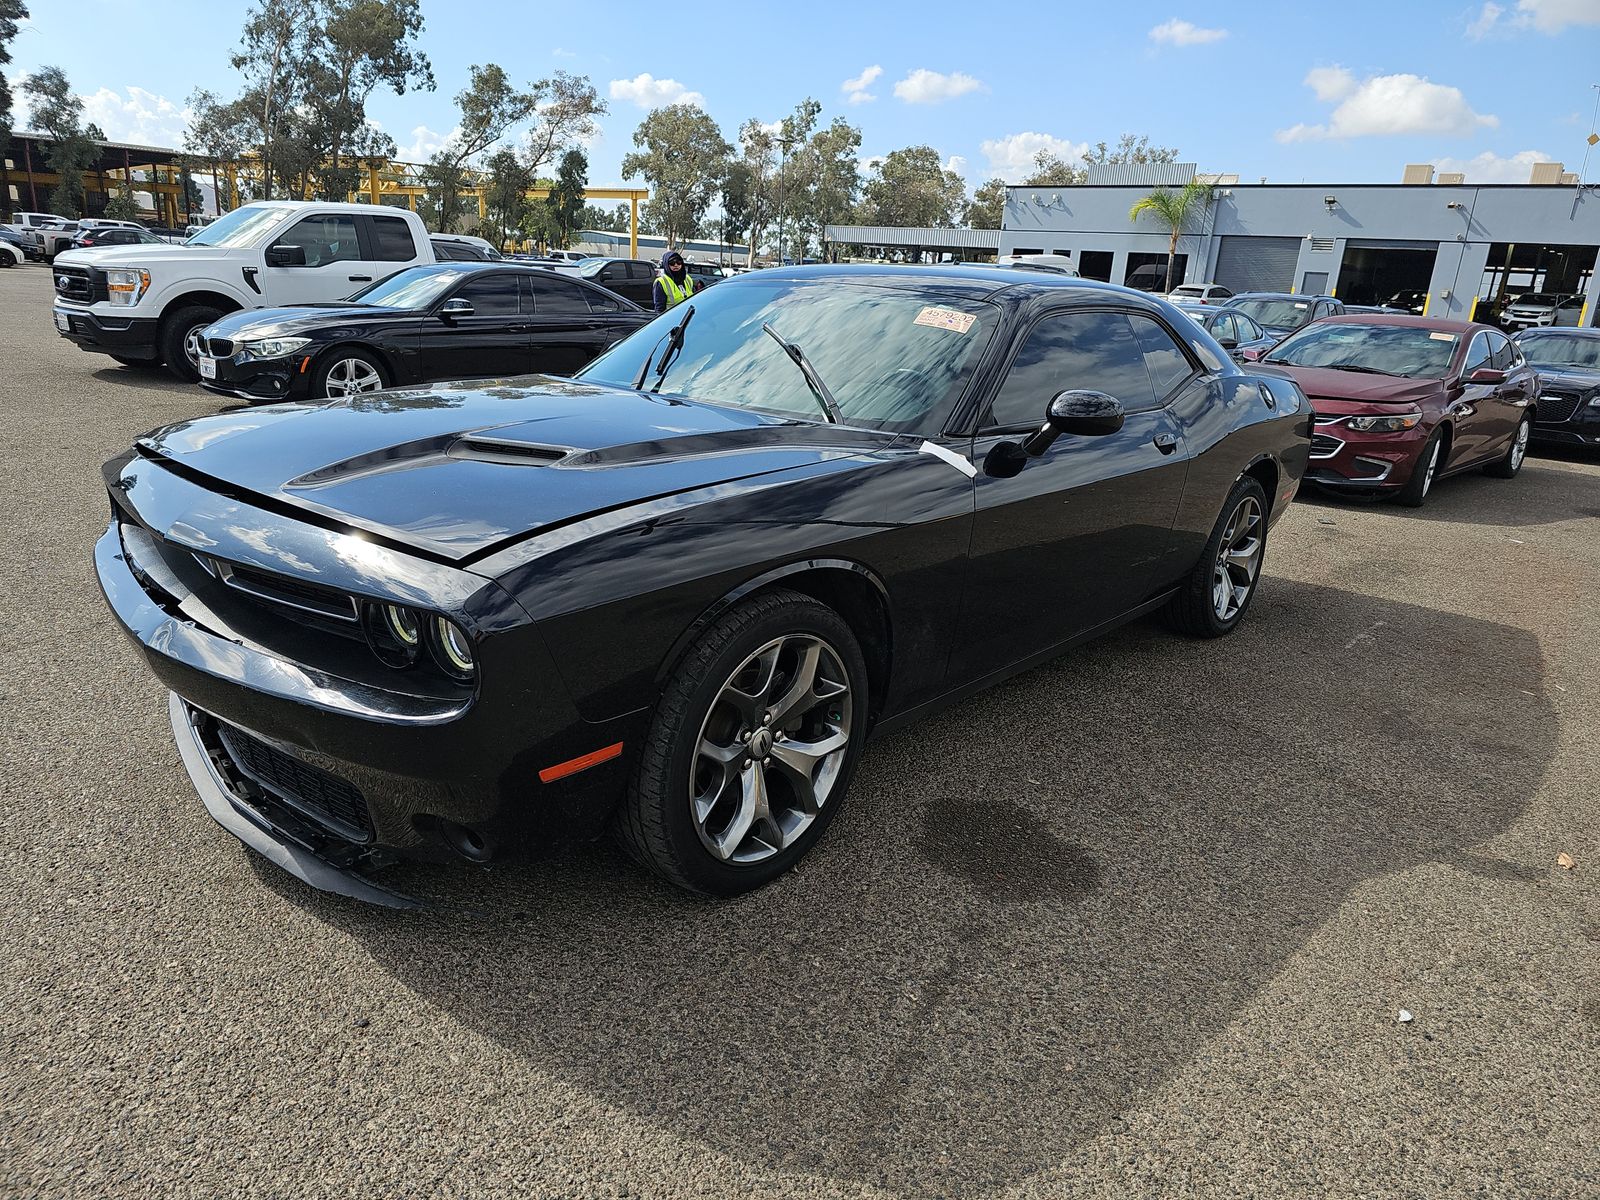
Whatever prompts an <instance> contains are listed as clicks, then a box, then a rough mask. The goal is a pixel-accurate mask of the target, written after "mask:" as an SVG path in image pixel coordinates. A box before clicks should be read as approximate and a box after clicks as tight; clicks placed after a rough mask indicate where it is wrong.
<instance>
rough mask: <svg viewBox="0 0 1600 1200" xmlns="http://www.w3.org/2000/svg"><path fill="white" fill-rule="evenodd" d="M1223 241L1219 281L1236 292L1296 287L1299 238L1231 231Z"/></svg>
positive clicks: (1280, 290)
mask: <svg viewBox="0 0 1600 1200" xmlns="http://www.w3.org/2000/svg"><path fill="white" fill-rule="evenodd" d="M1220 243H1221V244H1220V245H1219V246H1218V247H1217V277H1216V280H1215V282H1216V283H1220V284H1221V285H1222V286H1223V287H1225V288H1231V289H1232V290H1234V291H1236V292H1287V291H1289V290H1290V289H1291V288H1293V287H1294V265H1295V263H1296V262H1298V261H1299V259H1300V239H1299V238H1292V237H1246V236H1243V235H1240V234H1231V235H1228V236H1225V237H1223V238H1221V239H1220Z"/></svg>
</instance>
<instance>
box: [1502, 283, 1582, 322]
mask: <svg viewBox="0 0 1600 1200" xmlns="http://www.w3.org/2000/svg"><path fill="white" fill-rule="evenodd" d="M1582 316H1583V294H1582V293H1581V292H1580V293H1574V294H1565V293H1560V292H1529V293H1528V294H1527V295H1525V296H1518V297H1517V298H1516V299H1515V300H1513V301H1512V302H1511V303H1510V304H1508V305H1506V308H1505V313H1504V315H1502V316H1501V318H1500V323H1501V324H1502V325H1504V326H1505V327H1506V328H1507V329H1510V330H1518V329H1537V328H1541V327H1546V326H1550V325H1576V324H1577V323H1578V321H1579V319H1580V318H1581V317H1582Z"/></svg>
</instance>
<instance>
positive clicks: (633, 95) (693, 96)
mask: <svg viewBox="0 0 1600 1200" xmlns="http://www.w3.org/2000/svg"><path fill="white" fill-rule="evenodd" d="M611 98H612V99H613V100H631V101H633V103H635V104H637V105H638V106H639V107H640V108H659V107H660V106H661V105H663V104H694V105H704V104H705V101H706V98H705V97H704V96H702V95H701V94H700V93H699V92H691V91H690V90H689V89H688V88H686V87H684V86H683V84H681V83H679V82H678V81H677V80H676V79H657V78H656V77H655V76H654V75H652V74H650V72H648V71H646V72H644V73H643V74H641V75H635V76H634V77H633V78H632V79H613V80H612V81H611Z"/></svg>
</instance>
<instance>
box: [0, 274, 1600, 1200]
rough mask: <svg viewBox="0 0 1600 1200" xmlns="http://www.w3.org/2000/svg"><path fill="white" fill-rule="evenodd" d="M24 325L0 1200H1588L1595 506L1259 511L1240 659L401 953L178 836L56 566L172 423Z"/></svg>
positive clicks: (598, 877)
mask: <svg viewBox="0 0 1600 1200" xmlns="http://www.w3.org/2000/svg"><path fill="white" fill-rule="evenodd" d="M49 292H50V288H49V274H48V272H47V271H45V270H43V269H41V268H39V267H33V266H30V267H22V268H16V269H11V270H0V372H3V377H4V383H3V386H0V413H3V420H0V464H3V465H0V514H3V520H0V561H3V563H4V564H5V566H4V580H5V583H4V587H3V589H0V598H3V604H4V608H3V621H4V623H3V628H4V636H3V640H0V644H3V646H4V653H3V654H0V710H3V712H4V719H3V721H0V813H3V817H4V820H3V824H0V894H3V895H4V897H5V901H6V903H5V916H4V920H3V923H0V962H3V963H4V970H3V972H0V1111H3V1115H0V1195H5V1196H19V1197H35V1196H37V1197H80V1196H81V1197H122V1196H129V1197H132V1196H159V1197H163V1198H165V1197H190V1196H193V1197H217V1196H294V1197H313V1196H362V1197H398V1196H496V1197H502V1196H535V1197H590V1196H637V1197H679V1196H687V1197H735V1196H763V1197H765V1196H796V1197H813V1196H849V1197H867V1196H871V1197H932V1196H996V1197H1000V1196H1003V1197H1018V1198H1021V1197H1063V1196H1106V1197H1127V1196H1166V1195H1171V1196H1188V1195H1196V1196H1219V1197H1222V1196H1225V1197H1240V1196H1273V1197H1305V1196H1313V1195H1315V1196H1322V1195H1329V1196H1358V1195H1359V1196H1417V1197H1450V1196H1486V1197H1487V1196H1493V1197H1506V1196H1563V1197H1580V1196H1596V1195H1600V1117H1597V1114H1600V1072H1597V1071H1596V1062H1597V1061H1600V1057H1597V1052H1600V820H1597V818H1600V757H1597V751H1600V604H1597V600H1600V458H1585V457H1582V456H1580V455H1574V454H1562V455H1537V456H1535V457H1532V458H1530V460H1529V461H1528V463H1527V466H1526V467H1525V468H1524V470H1523V472H1522V474H1521V476H1520V477H1519V478H1517V479H1515V480H1512V481H1509V482H1508V481H1502V480H1494V479H1489V478H1486V477H1483V476H1481V475H1476V474H1475V475H1472V476H1470V477H1466V478H1459V479H1453V480H1448V481H1445V482H1443V483H1441V484H1440V485H1439V486H1438V487H1437V489H1436V491H1435V493H1434V495H1433V496H1432V497H1431V498H1430V500H1429V502H1428V506H1427V507H1426V508H1424V509H1422V510H1420V511H1410V510H1404V509H1399V508H1395V507H1391V506H1380V505H1370V504H1359V503H1352V502H1343V501H1333V500H1321V499H1308V500H1305V501H1301V502H1297V503H1296V504H1295V505H1294V507H1293V508H1292V510H1291V512H1290V513H1289V515H1288V516H1287V517H1286V519H1285V520H1284V521H1283V523H1282V524H1280V525H1279V526H1278V528H1277V529H1276V530H1275V531H1274V533H1273V536H1272V538H1271V540H1270V541H1269V543H1268V548H1267V568H1266V576H1265V579H1264V581H1263V583H1262V587H1261V591H1260V593H1259V595H1258V597H1257V599H1256V602H1255V607H1254V609H1253V611H1252V612H1251V614H1250V616H1249V619H1248V620H1247V621H1246V623H1245V624H1244V626H1243V627H1242V628H1241V629H1240V631H1239V632H1238V634H1237V635H1236V636H1234V637H1231V638H1228V639H1226V640H1224V641H1221V642H1207V643H1202V642H1195V641H1186V640H1183V639H1180V638H1177V637H1174V636H1173V635H1171V634H1169V633H1167V632H1166V631H1165V630H1164V629H1163V628H1162V627H1161V626H1159V625H1158V624H1156V623H1154V622H1150V621H1146V622H1140V623H1137V624H1135V625H1132V626H1130V627H1128V628H1126V629H1124V630H1123V631H1121V632H1119V633H1117V634H1115V635H1113V636H1111V637H1109V638H1106V639H1104V640H1102V641H1101V642H1099V643H1097V644H1094V645H1091V646H1089V647H1086V648H1084V649H1082V650H1081V651H1079V652H1077V653H1075V654H1073V655H1071V656H1069V657H1066V658H1064V659H1061V660H1059V661H1057V662H1055V663H1052V664H1050V665H1047V666H1045V667H1041V668H1039V669H1037V670H1034V671H1032V672H1030V673H1028V674H1026V675H1024V676H1021V677H1020V678H1018V679H1016V680H1014V681H1012V682H1010V683H1007V684H1005V685H1003V686H1001V687H999V688H996V689H994V690H992V691H990V692H988V693H986V694H984V695H982V696H979V697H977V698H975V699H972V700H970V701H968V702H966V703H963V704H961V705H959V706H957V707H955V708H953V709H950V710H948V711H947V712H945V713H943V714H942V715H940V716H938V717H935V718H933V719H931V720H928V721H927V722H925V723H923V724H921V725H919V726H916V727H914V728H912V729H909V730H907V731H905V732H902V733H900V734H898V735H894V736H890V737H887V738H885V739H882V740H880V741H878V742H876V743H875V744H874V745H872V746H871V747H870V748H869V749H868V752H867V754H866V756H865V758H864V759H863V762H862V767H861V770H860V773H859V775H858V777H857V780H856V784H855V787H854V789H853V791H852V794H851V796H850V798H849V801H848V805H847V807H846V809H845V811H843V812H842V813H841V814H840V818H839V820H837V821H836V822H835V823H834V825H833V827H832V828H831V830H830V831H829V834H828V836H827V838H826V840H825V841H824V842H823V844H822V845H821V846H820V847H818V849H817V851H816V852H814V853H813V855H812V856H811V857H810V858H809V859H808V860H806V861H805V862H804V863H803V864H801V867H800V869H799V870H798V871H796V872H794V873H792V874H790V875H788V876H785V877H784V878H783V879H782V880H781V881H779V882H778V883H777V884H775V885H774V886H772V887H770V888H768V889H766V890H765V891H763V892H761V893H759V894H757V895H754V896H750V897H747V898H744V899H740V900H736V901H731V902H722V903H708V902H703V901H699V900H695V899H691V898H688V897H686V896H683V895H680V894H677V893H676V892H673V891H671V890H669V889H667V888H666V887H664V886H661V885H658V884H656V883H655V882H653V881H652V880H650V879H649V878H647V877H645V876H644V875H643V874H641V873H640V872H639V871H637V870H635V869H634V868H633V867H632V866H631V865H629V864H628V863H627V862H626V860H624V858H623V857H622V856H621V854H620V853H618V852H617V851H615V850H614V849H612V848H611V847H610V846H609V845H604V844H602V845H596V846H591V847H578V848H575V849H565V850H561V851H559V852H556V853H554V854H552V855H550V856H548V857H546V858H545V859H543V860H541V861H538V862H534V863H529V864H525V865H521V866H516V867H511V868H507V869H500V870H494V871H481V870H468V869H444V868H427V869H419V868H406V869H405V871H403V872H402V875H405V873H406V872H410V873H412V876H413V878H414V881H416V882H424V883H426V884H427V885H428V886H430V887H432V888H436V889H438V890H439V891H440V892H441V893H442V894H443V895H445V896H446V897H447V898H448V900H449V901H450V906H448V907H445V908H442V909H439V910H435V911H432V912H424V913H396V912H394V911H390V910H384V909H375V908H369V907H364V906H362V905H360V904H357V903H355V902H348V901H344V900H341V899H338V898H330V897H328V896H325V895H322V894H319V893H315V892H312V891H310V890H308V889H307V888H306V887H304V886H302V885H300V884H299V883H298V882H297V881H295V880H294V879H292V878H289V877H287V876H285V875H283V874H282V873H281V872H279V871H277V870H276V869H275V868H272V867H270V866H268V865H266V864H264V863H263V862H261V861H260V860H258V859H256V858H254V857H253V856H252V855H251V854H250V853H249V852H248V851H246V850H245V849H244V848H243V847H241V846H240V845H239V844H238V843H237V842H236V841H234V840H233V839H232V838H231V837H229V836H228V835H227V834H225V833H223V832H222V831H221V830H219V829H218V828H217V827H216V826H215V825H214V824H213V823H212V822H211V820H210V819H209V818H208V817H207V816H206V815H205V813H204V811H203V810H202V808H201V806H200V804H199V802H198V801H197V800H196V798H195V796H194V794H193V792H192V790H191V788H190V786H189V783H188V781H187V778H186V777H185V776H184V774H183V771H182V769H181V767H180V765H179V761H178V755H177V753H176V751H175V749H174V748H173V745H172V741H171V735H170V731H169V729H168V727H167V718H166V705H165V700H164V697H163V695H162V693H161V691H160V689H158V687H157V686H156V684H155V682H154V680H153V679H152V678H151V677H150V675H149V674H148V672H147V671H146V670H145V669H144V667H143V666H142V665H141V663H140V662H139V661H138V660H137V659H136V657H135V655H134V653H133V652H132V650H131V649H130V648H129V647H128V646H127V645H126V644H125V643H124V641H123V639H122V636H121V634H120V633H119V632H118V631H117V629H116V628H115V626H114V624H113V622H112V620H111V618H110V616H109V614H108V613H107V612H106V610H105V607H104V604H103V602H102V600H101V598H100V595H99V592H98V589H97V588H96V585H95V582H94V575H93V570H92V567H91V564H90V550H91V547H92V545H93V543H94V540H95V538H96V537H97V536H98V534H99V533H100V532H101V530H102V529H103V528H104V525H105V522H106V518H107V513H108V507H107V501H106V498H105V495H104V492H103V488H102V485H101V483H100V479H99V474H98V471H99V466H100V463H101V462H102V461H103V460H104V459H106V458H107V457H109V456H111V455H113V454H115V453H117V452H119V451H121V450H122V449H123V448H125V447H126V446H127V445H128V443H129V441H130V440H131V439H132V438H133V437H134V436H135V435H136V434H138V433H140V432H142V431H144V430H146V429H148V428H150V427H152V426H155V425H159V424H164V423H167V422H171V421H176V420H182V419H185V418H188V417H193V416H197V415H200V414H202V413H206V412H212V411H215V410H216V409H217V408H218V407H219V404H218V402H217V401H216V399H215V398H213V397H209V396H207V395H205V394H204V393H202V392H200V391H199V390H198V389H197V388H193V387H189V386H182V385H179V384H177V383H176V382H174V381H173V380H172V379H171V378H170V377H169V376H168V375H166V374H165V373H164V372H161V371H150V370H133V369H123V368H119V367H117V366H115V365H114V364H112V363H111V362H110V360H108V359H105V358H102V357H100V356H95V355H88V354H84V353H81V352H80V351H78V350H77V349H75V348H74V347H72V346H71V345H69V344H68V343H66V342H64V341H62V340H61V339H59V338H58V337H56V336H55V334H54V332H53V331H52V329H51V328H50V319H49ZM1563 854H1565V855H1569V856H1570V857H1571V860H1572V862H1573V863H1574V866H1573V867H1572V868H1571V869H1566V868H1564V867H1563V866H1561V865H1559V864H1558V862H1557V859H1558V856H1559V855H1563ZM418 876H427V878H426V879H421V878H418ZM1402 1010H1405V1012H1407V1013H1409V1014H1410V1020H1408V1021H1402V1020H1401V1019H1400V1018H1401V1013H1402Z"/></svg>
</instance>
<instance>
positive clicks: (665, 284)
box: [659, 271, 694, 308]
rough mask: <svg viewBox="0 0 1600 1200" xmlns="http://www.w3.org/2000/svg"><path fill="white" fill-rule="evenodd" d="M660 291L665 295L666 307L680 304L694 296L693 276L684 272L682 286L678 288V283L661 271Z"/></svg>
mask: <svg viewBox="0 0 1600 1200" xmlns="http://www.w3.org/2000/svg"><path fill="white" fill-rule="evenodd" d="M659 278H660V280H661V290H662V291H664V292H666V293H667V307H668V308H671V307H672V306H673V305H675V304H682V303H683V302H684V301H685V300H687V299H688V298H689V297H690V296H692V295H694V276H693V275H691V274H689V272H687V271H685V272H684V273H683V286H682V287H679V286H678V281H677V280H675V279H674V278H673V277H672V276H671V275H668V274H667V273H666V272H665V271H663V272H662V273H661V274H660V276H659Z"/></svg>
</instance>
